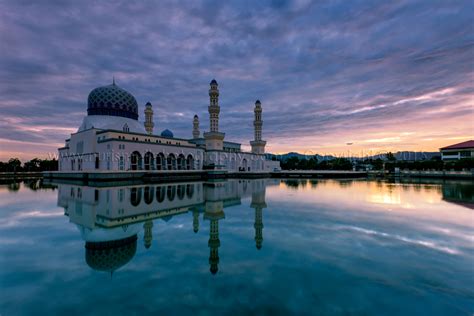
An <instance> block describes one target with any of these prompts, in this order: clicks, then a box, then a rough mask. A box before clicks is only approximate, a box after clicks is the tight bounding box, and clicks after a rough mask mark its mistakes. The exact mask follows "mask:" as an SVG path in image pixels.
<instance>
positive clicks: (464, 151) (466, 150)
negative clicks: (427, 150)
mask: <svg viewBox="0 0 474 316" xmlns="http://www.w3.org/2000/svg"><path fill="white" fill-rule="evenodd" d="M440 151H441V159H442V160H460V159H464V158H474V140H468V141H466V142H462V143H458V144H454V145H450V146H446V147H443V148H440Z"/></svg>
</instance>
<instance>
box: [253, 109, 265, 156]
mask: <svg viewBox="0 0 474 316" xmlns="http://www.w3.org/2000/svg"><path fill="white" fill-rule="evenodd" d="M254 113H255V119H254V121H253V126H254V129H255V132H254V134H255V135H254V136H255V137H254V138H255V139H254V140H253V141H251V142H250V146H252V153H254V154H258V155H263V154H265V145H266V144H267V142H266V141H264V140H262V125H263V121H262V104H261V103H260V100H257V101H256V102H255V109H254Z"/></svg>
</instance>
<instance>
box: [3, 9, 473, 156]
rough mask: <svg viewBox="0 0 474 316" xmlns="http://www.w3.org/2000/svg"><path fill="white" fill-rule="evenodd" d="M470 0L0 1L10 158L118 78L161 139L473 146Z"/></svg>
mask: <svg viewBox="0 0 474 316" xmlns="http://www.w3.org/2000/svg"><path fill="white" fill-rule="evenodd" d="M473 21H474V2H473V1H412V0H411V1H301V0H299V1H283V0H277V1H189V2H186V1H184V2H178V1H170V2H167V1H137V2H133V1H0V43H1V49H0V160H6V159H8V158H10V157H19V158H21V159H23V160H24V159H31V158H33V157H40V158H46V157H48V156H50V155H51V153H52V154H54V153H56V152H57V148H58V147H61V146H63V144H64V140H65V139H66V138H69V135H70V134H71V133H74V132H76V130H77V128H78V127H79V125H80V124H81V121H82V118H83V117H84V115H86V109H87V96H88V94H89V92H90V91H91V90H92V89H94V88H96V87H99V86H103V85H108V84H110V83H111V82H112V78H113V77H115V81H116V83H117V85H119V86H120V87H122V88H124V89H125V90H127V91H129V92H130V93H132V94H133V95H134V96H135V98H136V99H137V101H138V104H139V114H140V118H139V120H141V121H143V119H144V115H143V110H144V105H145V103H146V102H148V101H150V102H151V103H152V104H153V109H154V113H155V115H154V122H155V132H156V133H160V132H161V131H162V130H164V129H166V128H168V129H170V130H172V131H173V132H174V134H175V136H177V137H182V138H188V137H189V138H191V137H192V119H193V116H194V114H198V115H199V117H200V120H201V131H205V130H208V129H209V116H208V113H207V106H208V105H209V96H208V89H209V82H210V81H211V80H212V79H213V78H215V79H216V80H217V81H218V83H219V89H220V99H219V103H220V106H221V112H220V113H221V114H220V130H221V131H223V132H225V133H226V140H229V141H238V142H242V143H243V149H246V150H247V149H249V146H248V142H249V141H250V140H251V139H253V107H254V103H255V100H257V99H260V100H261V102H262V107H263V120H264V125H263V138H264V139H265V140H267V147H266V149H267V152H272V153H285V152H290V151H298V152H300V153H307V154H311V153H319V154H334V155H352V156H356V155H358V156H361V155H368V154H375V153H380V152H385V151H399V150H400V151H401V150H413V151H438V149H439V148H440V147H443V146H445V145H450V144H454V143H458V142H461V141H465V140H469V139H473V138H474V136H473V135H474V127H473V121H474V115H473V114H474V113H473V104H474V98H473V96H474V85H473V79H474V22H473Z"/></svg>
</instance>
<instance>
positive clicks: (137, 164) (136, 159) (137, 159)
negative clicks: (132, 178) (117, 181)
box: [130, 151, 142, 170]
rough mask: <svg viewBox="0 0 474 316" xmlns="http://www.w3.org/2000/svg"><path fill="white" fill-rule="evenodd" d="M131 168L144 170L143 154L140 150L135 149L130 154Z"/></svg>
mask: <svg viewBox="0 0 474 316" xmlns="http://www.w3.org/2000/svg"><path fill="white" fill-rule="evenodd" d="M130 169H131V170H142V155H140V153H139V152H138V151H134V152H133V153H132V155H131V156H130Z"/></svg>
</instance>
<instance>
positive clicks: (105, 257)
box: [86, 235, 137, 272]
mask: <svg viewBox="0 0 474 316" xmlns="http://www.w3.org/2000/svg"><path fill="white" fill-rule="evenodd" d="M136 251H137V235H133V236H131V237H127V238H124V239H119V240H113V241H104V242H89V241H88V242H86V262H87V264H88V265H89V267H91V268H92V269H94V270H98V271H108V272H113V271H115V270H117V269H118V268H120V267H122V266H124V265H126V264H127V263H128V262H129V261H130V260H131V259H132V258H133V256H135V252H136Z"/></svg>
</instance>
